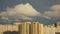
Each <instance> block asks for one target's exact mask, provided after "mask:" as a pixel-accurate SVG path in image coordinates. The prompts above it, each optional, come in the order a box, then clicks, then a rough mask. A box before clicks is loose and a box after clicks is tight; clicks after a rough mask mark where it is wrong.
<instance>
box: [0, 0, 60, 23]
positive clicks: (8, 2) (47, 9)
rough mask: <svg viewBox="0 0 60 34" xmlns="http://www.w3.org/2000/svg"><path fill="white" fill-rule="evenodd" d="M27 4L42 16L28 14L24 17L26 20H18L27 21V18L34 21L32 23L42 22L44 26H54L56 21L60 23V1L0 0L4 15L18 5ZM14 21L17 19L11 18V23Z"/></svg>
mask: <svg viewBox="0 0 60 34" xmlns="http://www.w3.org/2000/svg"><path fill="white" fill-rule="evenodd" d="M27 3H28V6H29V7H31V8H33V9H34V11H36V14H37V13H38V12H39V13H40V14H41V16H27V14H26V15H24V17H23V18H24V19H23V18H22V19H18V20H20V21H24V20H25V21H26V20H27V19H25V17H27V18H28V19H29V20H30V19H33V20H32V21H39V22H42V23H43V24H52V23H55V22H56V21H60V15H59V13H60V12H59V11H58V10H59V9H60V8H58V7H60V0H0V14H3V12H6V11H8V9H13V8H15V7H17V6H18V5H22V4H23V5H26V6H27ZM55 6H57V7H55ZM29 7H28V8H29ZM20 8H21V7H20ZM25 8H26V7H25ZM55 8H56V9H55ZM36 14H35V12H34V14H33V15H36ZM51 14H53V15H51ZM20 15H21V14H20ZM31 15H32V14H31ZM42 15H43V17H42ZM8 17H9V16H8ZM45 17H46V18H45ZM1 18H2V17H1ZM9 19H10V18H9ZM14 19H15V18H11V19H10V21H11V20H14ZM0 20H2V19H0ZM2 21H3V22H5V19H3V20H2ZM30 21H31V20H30Z"/></svg>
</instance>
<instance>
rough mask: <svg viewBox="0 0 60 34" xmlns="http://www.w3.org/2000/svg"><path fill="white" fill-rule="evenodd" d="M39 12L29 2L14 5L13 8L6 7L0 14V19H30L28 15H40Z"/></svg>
mask: <svg viewBox="0 0 60 34" xmlns="http://www.w3.org/2000/svg"><path fill="white" fill-rule="evenodd" d="M40 15H41V14H40V13H39V12H38V11H36V10H35V9H34V8H33V7H32V6H31V5H30V4H29V3H26V4H19V5H16V6H15V7H14V8H9V7H7V9H6V11H2V12H1V13H0V16H2V19H5V20H8V19H9V18H15V19H16V18H17V19H27V20H32V18H30V17H29V16H40Z"/></svg>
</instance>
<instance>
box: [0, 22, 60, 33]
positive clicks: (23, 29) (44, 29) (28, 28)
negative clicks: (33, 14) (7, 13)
mask: <svg viewBox="0 0 60 34" xmlns="http://www.w3.org/2000/svg"><path fill="white" fill-rule="evenodd" d="M59 24H60V23H59V22H57V23H56V24H51V25H43V24H41V23H39V22H23V23H22V22H21V23H20V22H17V23H14V25H8V24H5V25H1V24H0V34H3V32H5V31H17V32H18V34H56V32H60V25H59ZM55 26H56V27H55Z"/></svg>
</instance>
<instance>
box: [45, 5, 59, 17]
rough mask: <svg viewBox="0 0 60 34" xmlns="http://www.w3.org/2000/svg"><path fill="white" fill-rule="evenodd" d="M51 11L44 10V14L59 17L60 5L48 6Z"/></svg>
mask: <svg viewBox="0 0 60 34" xmlns="http://www.w3.org/2000/svg"><path fill="white" fill-rule="evenodd" d="M50 9H51V10H52V11H45V12H44V15H45V16H47V17H55V18H60V5H53V6H52V7H50Z"/></svg>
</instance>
